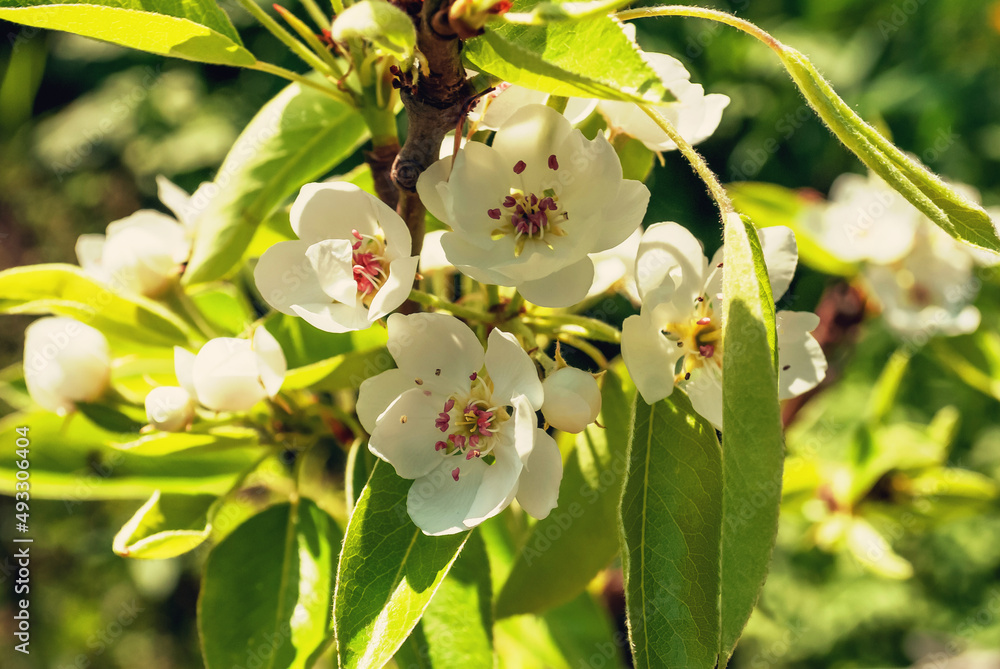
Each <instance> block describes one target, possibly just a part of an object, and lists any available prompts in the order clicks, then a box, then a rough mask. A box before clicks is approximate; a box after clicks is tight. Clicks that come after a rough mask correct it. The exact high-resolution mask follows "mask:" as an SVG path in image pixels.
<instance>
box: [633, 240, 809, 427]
mask: <svg viewBox="0 0 1000 669" xmlns="http://www.w3.org/2000/svg"><path fill="white" fill-rule="evenodd" d="M759 234H760V239H761V244H762V246H763V251H764V261H765V264H766V265H767V270H768V275H769V277H770V280H771V290H772V292H773V294H774V299H775V300H778V299H780V298H781V296H782V295H784V294H785V291H786V290H788V286H789V284H790V283H791V280H792V276H793V275H794V273H795V266H796V264H797V261H798V250H797V248H796V245H795V237H794V235H793V234H792V231H791V230H790V229H788V228H786V227H783V226H776V227H772V228H764V229H762V230H760V231H759ZM722 262H723V259H722V249H720V250H719V252H718V253H716V254H715V257H714V258H713V259H712V261H711V263H708V262H707V261H706V259H705V256H704V251H703V248H702V245H701V242H699V241H698V240H697V239H695V237H694V235H692V234H691V233H690V232H688V230H687V229H685V228H684V227H682V226H680V225H678V224H677V223H657V224H655V225H652V226H650V227H649V228H648V229H647V230H646V232H645V234H644V235H643V237H642V243H641V244H640V247H639V256H638V258H637V260H636V277H637V280H638V284H639V294H640V295H641V296H642V309H641V310H640V312H639V315H637V316H629V317H628V318H627V319H625V322H624V324H623V325H622V357H623V358H624V360H625V365H626V366H627V367H628V370H629V373H630V374H631V376H632V379H633V380H634V381H635V385H636V388H637V389H638V390H639V393H640V394H641V395H642V398H643V399H644V400H645V401H646V402H647V403H649V404H652V403H654V402H657V401H659V400H661V399H663V398H664V397H667V396H668V395H670V393H671V392H672V391H673V388H674V385H675V384H681V385H682V387H683V388H684V389H685V391H686V392H687V394H688V396H689V397H690V398H691V404H692V405H693V406H694V409H695V410H696V411H697V412H698V413H700V414H701V415H702V416H704V417H705V418H706V419H708V420H709V421H710V422H711V423H712V424H713V425H715V427H717V428H719V429H722V360H723V354H724V350H725V342H724V341H723V339H722V323H721V315H722V314H721V309H720V302H721V299H722V295H721V291H722V271H721V268H722ZM817 325H819V318H818V317H817V316H816V315H815V314H812V313H805V312H790V311H780V312H778V314H777V318H776V326H777V335H778V359H779V364H780V365H781V369H780V371H779V373H778V391H779V397H780V398H781V399H787V398H790V397H794V396H796V395H799V394H801V393H803V392H805V391H806V390H808V389H810V388H812V387H813V386H815V385H816V384H818V383H819V382H820V381H821V380H822V379H823V377H824V376H825V375H826V358H825V357H824V355H823V351H822V350H821V349H820V347H819V344H818V343H817V342H816V340H815V339H813V337H812V335H810V334H809V333H810V332H811V331H812V330H814V329H815V328H816V326H817Z"/></svg>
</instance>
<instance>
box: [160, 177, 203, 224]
mask: <svg viewBox="0 0 1000 669" xmlns="http://www.w3.org/2000/svg"><path fill="white" fill-rule="evenodd" d="M156 193H157V196H158V197H159V198H160V202H162V203H163V204H165V205H166V206H167V209H169V210H170V211H172V212H174V216H176V217H177V220H178V221H180V222H181V224H183V225H184V227H188V228H189V227H191V224H192V223H193V222H194V220H193V219H194V218H195V217H194V216H192V215H191V212H190V209H191V196H190V195H188V193H187V191H185V190H184V189H183V188H181V187H180V186H178V185H177V184H175V183H174V182H173V181H171V180H170V179H168V178H167V177H165V176H163V175H162V174H159V175H157V176H156Z"/></svg>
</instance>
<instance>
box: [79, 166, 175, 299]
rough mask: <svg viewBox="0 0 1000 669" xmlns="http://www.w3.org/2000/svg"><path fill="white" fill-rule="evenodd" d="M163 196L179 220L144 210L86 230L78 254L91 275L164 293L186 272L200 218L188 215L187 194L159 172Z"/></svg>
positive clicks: (139, 290) (136, 289) (154, 293)
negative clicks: (96, 229) (100, 228)
mask: <svg viewBox="0 0 1000 669" xmlns="http://www.w3.org/2000/svg"><path fill="white" fill-rule="evenodd" d="M157 183H158V184H159V194H160V200H161V201H162V202H163V203H164V204H166V205H167V206H168V207H170V208H171V210H173V211H174V213H175V215H176V216H177V217H178V218H177V219H176V220H175V219H173V218H171V217H170V216H167V215H166V214H161V213H160V212H158V211H153V210H151V209H142V210H139V211H137V212H135V213H134V214H132V215H131V216H127V217H126V218H123V219H121V220H118V221H115V222H114V223H111V224H110V225H108V228H107V231H106V234H104V235H100V234H88V235H80V237H79V239H77V241H76V257H77V260H78V261H79V262H80V266H81V267H82V268H83V269H84V271H86V272H87V273H88V274H90V275H91V276H93V277H95V278H97V279H100V280H101V281H102V282H104V283H107V284H109V285H111V286H115V287H118V286H121V287H122V288H124V289H125V290H127V291H130V292H133V293H138V294H140V295H145V296H146V297H158V296H160V295H162V294H163V293H164V291H166V290H167V288H168V287H169V286H170V284H171V283H172V282H173V281H175V280H176V278H177V277H178V276H179V275H180V273H181V271H182V269H183V266H184V263H185V262H187V260H188V257H189V256H190V255H191V239H192V234H193V225H194V221H193V219H192V218H190V217H188V215H187V209H188V206H187V203H188V198H187V194H186V193H184V191H183V190H181V189H180V188H178V187H177V186H175V185H174V184H172V183H171V182H170V181H168V180H167V179H166V178H164V177H159V178H158V180H157Z"/></svg>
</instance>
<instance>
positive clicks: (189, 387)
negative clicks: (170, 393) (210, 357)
mask: <svg viewBox="0 0 1000 669" xmlns="http://www.w3.org/2000/svg"><path fill="white" fill-rule="evenodd" d="M195 358H196V356H195V354H194V353H192V352H191V351H188V350H186V349H183V348H181V347H180V346H175V347H174V375H175V376H176V377H177V383H178V385H180V387H181V388H183V389H184V390H186V391H188V393H189V394H190V395H191V397H196V396H197V393H196V392H195V389H194V361H195Z"/></svg>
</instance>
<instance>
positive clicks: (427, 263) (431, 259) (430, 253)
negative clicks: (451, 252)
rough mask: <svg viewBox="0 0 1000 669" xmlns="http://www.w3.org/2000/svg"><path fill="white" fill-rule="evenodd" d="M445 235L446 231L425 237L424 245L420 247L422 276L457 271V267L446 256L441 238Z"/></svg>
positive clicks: (437, 231)
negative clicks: (441, 271) (442, 271)
mask: <svg viewBox="0 0 1000 669" xmlns="http://www.w3.org/2000/svg"><path fill="white" fill-rule="evenodd" d="M444 235H445V231H444V230H434V231H432V232H428V233H427V234H426V235H424V245H423V246H422V247H420V272H421V273H422V274H430V273H431V272H437V271H440V270H446V271H447V270H454V269H455V266H454V265H452V264H451V262H450V261H449V260H448V258H447V257H446V256H445V254H444V247H443V246H442V245H441V237H443V236H444Z"/></svg>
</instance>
